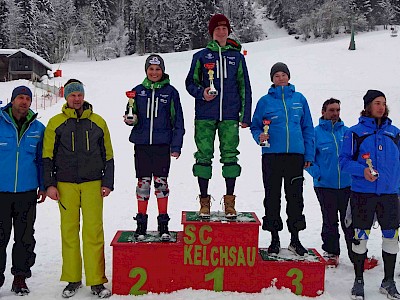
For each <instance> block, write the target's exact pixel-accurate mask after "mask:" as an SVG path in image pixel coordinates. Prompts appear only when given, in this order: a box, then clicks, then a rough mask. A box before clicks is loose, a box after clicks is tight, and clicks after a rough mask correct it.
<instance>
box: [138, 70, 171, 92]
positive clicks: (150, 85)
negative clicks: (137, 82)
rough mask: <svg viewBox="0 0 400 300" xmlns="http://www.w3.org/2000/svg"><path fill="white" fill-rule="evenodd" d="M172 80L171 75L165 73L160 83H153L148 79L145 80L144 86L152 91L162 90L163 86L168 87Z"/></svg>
mask: <svg viewBox="0 0 400 300" xmlns="http://www.w3.org/2000/svg"><path fill="white" fill-rule="evenodd" d="M169 82H170V80H169V75H168V74H166V73H164V75H163V77H162V78H161V81H158V82H153V81H151V80H149V79H148V78H147V77H146V78H145V79H144V80H143V82H142V85H143V86H144V87H145V88H146V89H149V90H152V89H155V90H157V89H161V88H162V87H163V86H166V85H167V84H169Z"/></svg>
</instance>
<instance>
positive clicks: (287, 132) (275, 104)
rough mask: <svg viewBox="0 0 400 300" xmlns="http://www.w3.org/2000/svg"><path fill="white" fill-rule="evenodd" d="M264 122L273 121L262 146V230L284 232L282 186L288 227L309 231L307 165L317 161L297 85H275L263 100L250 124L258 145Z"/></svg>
mask: <svg viewBox="0 0 400 300" xmlns="http://www.w3.org/2000/svg"><path fill="white" fill-rule="evenodd" d="M263 120H270V121H271V123H270V124H269V131H268V134H269V140H268V141H269V144H270V147H262V148H261V150H262V169H263V183H264V189H265V198H264V207H265V216H264V217H263V229H264V230H268V231H280V230H282V229H283V223H282V219H281V217H280V210H281V186H282V178H284V182H285V183H284V187H285V194H286V201H287V209H286V212H287V215H288V219H287V225H288V229H289V232H291V233H294V232H298V231H300V230H303V229H305V228H306V221H305V217H304V215H303V208H304V199H303V167H304V162H305V161H309V162H313V161H314V126H313V123H312V118H311V114H310V109H309V107H308V103H307V100H306V98H305V97H304V96H303V95H302V94H301V93H299V92H296V91H295V86H294V85H292V84H289V85H287V86H275V85H272V86H271V88H270V89H269V90H268V94H267V95H265V96H263V97H261V99H260V100H259V101H258V103H257V107H256V110H255V112H254V115H253V120H252V122H251V133H252V135H253V138H254V140H255V141H256V143H257V144H259V142H260V141H259V137H260V134H261V133H263V126H264V124H263Z"/></svg>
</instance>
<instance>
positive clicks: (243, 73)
mask: <svg viewBox="0 0 400 300" xmlns="http://www.w3.org/2000/svg"><path fill="white" fill-rule="evenodd" d="M208 31H209V33H210V36H211V37H212V41H211V42H209V43H208V45H207V47H206V48H205V49H203V50H200V51H199V52H196V53H195V54H194V55H193V60H192V65H191V67H190V70H189V74H188V75H187V77H186V89H187V91H188V92H189V94H190V95H192V96H193V97H194V98H195V102H196V103H195V113H196V114H195V123H194V124H195V135H194V139H195V142H196V146H197V152H196V153H195V155H194V157H195V159H196V163H195V164H194V166H193V175H194V176H196V177H197V178H198V184H199V188H200V211H199V215H200V216H201V217H204V218H207V217H210V195H209V194H208V182H209V180H210V179H211V175H212V174H211V173H212V166H211V164H212V159H213V157H214V140H215V134H216V132H217V131H218V137H219V142H220V146H219V149H220V153H221V159H220V162H221V163H222V164H223V166H222V176H223V177H224V178H225V183H226V195H224V205H225V215H226V216H227V217H232V218H234V217H236V210H235V199H236V197H235V195H234V190H235V182H236V178H237V177H239V176H240V172H241V167H240V165H239V164H238V163H237V162H238V157H237V156H238V155H239V151H238V150H237V148H238V145H239V126H240V127H242V128H246V127H248V126H249V125H250V121H251V87H250V80H249V75H248V72H247V67H246V61H245V59H244V56H243V54H241V53H240V50H241V48H242V46H241V45H240V44H239V43H238V42H237V41H235V40H233V39H230V38H228V35H229V34H230V33H231V26H230V23H229V20H228V19H227V18H226V17H225V16H224V15H221V14H216V15H214V16H213V17H212V18H211V20H210V22H209V25H208Z"/></svg>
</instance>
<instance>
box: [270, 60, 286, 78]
mask: <svg viewBox="0 0 400 300" xmlns="http://www.w3.org/2000/svg"><path fill="white" fill-rule="evenodd" d="M277 72H283V73H286V74H287V75H288V77H289V79H290V72H289V68H288V66H287V65H286V64H284V63H283V62H277V63H276V64H274V65H273V66H272V68H271V73H270V75H271V81H272V82H273V80H272V78H273V77H274V75H275V73H277Z"/></svg>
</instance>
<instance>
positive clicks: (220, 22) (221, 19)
mask: <svg viewBox="0 0 400 300" xmlns="http://www.w3.org/2000/svg"><path fill="white" fill-rule="evenodd" d="M218 26H226V27H228V33H229V34H230V33H231V25H230V24H229V20H228V18H227V17H225V16H224V15H223V14H216V15H213V16H212V18H211V20H210V23H208V32H209V33H210V35H211V36H213V33H214V29H215V28H216V27H218Z"/></svg>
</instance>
